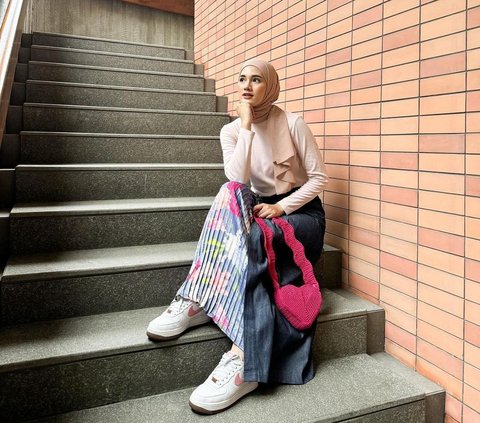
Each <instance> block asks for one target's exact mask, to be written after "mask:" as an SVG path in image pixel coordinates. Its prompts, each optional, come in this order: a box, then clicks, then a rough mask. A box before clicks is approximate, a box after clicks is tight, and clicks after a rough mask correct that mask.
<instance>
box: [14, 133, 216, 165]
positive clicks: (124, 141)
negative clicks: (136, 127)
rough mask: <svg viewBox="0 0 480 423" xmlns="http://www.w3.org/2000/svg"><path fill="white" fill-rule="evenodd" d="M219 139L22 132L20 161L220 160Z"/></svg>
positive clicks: (35, 162) (168, 161) (157, 161)
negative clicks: (73, 135)
mask: <svg viewBox="0 0 480 423" xmlns="http://www.w3.org/2000/svg"><path fill="white" fill-rule="evenodd" d="M221 162H222V149H221V147H220V141H219V140H218V139H207V140H202V139H196V140H192V139H180V138H177V139H175V138H172V139H160V138H158V139H152V138H150V139H147V138H125V137H121V138H120V137H118V138H107V137H69V136H58V135H22V153H21V163H24V164H27V163H32V164H56V163H65V164H67V163H221Z"/></svg>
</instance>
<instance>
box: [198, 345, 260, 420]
mask: <svg viewBox="0 0 480 423" xmlns="http://www.w3.org/2000/svg"><path fill="white" fill-rule="evenodd" d="M257 386H258V383H257V382H245V381H244V380H243V360H242V359H241V358H240V357H239V356H238V355H237V354H235V353H233V352H231V351H229V352H226V353H225V354H223V357H222V359H221V360H220V363H219V364H218V365H217V367H215V370H214V371H213V372H212V373H211V374H210V376H209V377H208V378H207V380H206V381H205V382H204V383H202V384H201V385H200V386H199V387H198V388H197V389H195V391H193V392H192V395H191V396H190V402H189V404H190V407H192V410H193V411H196V412H197V413H201V414H214V413H218V412H220V411H223V410H225V409H226V408H228V407H230V406H231V405H233V404H235V403H236V402H237V401H238V400H239V399H240V398H242V397H243V396H244V395H246V394H248V393H249V392H252V391H253V390H254V389H256V388H257Z"/></svg>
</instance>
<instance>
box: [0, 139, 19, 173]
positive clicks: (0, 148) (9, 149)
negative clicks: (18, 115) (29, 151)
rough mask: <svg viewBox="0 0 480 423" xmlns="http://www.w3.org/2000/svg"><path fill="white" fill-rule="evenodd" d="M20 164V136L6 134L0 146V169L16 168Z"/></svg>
mask: <svg viewBox="0 0 480 423" xmlns="http://www.w3.org/2000/svg"><path fill="white" fill-rule="evenodd" d="M19 162H20V135H18V134H4V135H3V139H2V143H1V145H0V168H3V169H8V168H14V167H15V166H16V165H17V164H18V163H19Z"/></svg>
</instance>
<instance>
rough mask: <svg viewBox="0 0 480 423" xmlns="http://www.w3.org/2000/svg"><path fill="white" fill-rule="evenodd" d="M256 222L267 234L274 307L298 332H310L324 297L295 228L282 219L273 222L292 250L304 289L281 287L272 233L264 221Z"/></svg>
mask: <svg viewBox="0 0 480 423" xmlns="http://www.w3.org/2000/svg"><path fill="white" fill-rule="evenodd" d="M255 221H256V222H257V223H258V225H259V226H260V228H261V229H262V231H263V235H264V245H265V252H266V254H267V258H268V272H269V273H270V277H271V279H272V283H273V288H274V301H275V304H276V306H277V308H278V309H279V311H280V312H281V313H282V314H283V315H284V316H285V318H286V319H287V320H288V321H289V322H290V324H291V325H292V326H293V327H294V328H295V329H298V330H305V329H308V328H309V327H310V326H312V324H313V322H314V321H315V319H316V318H317V316H318V314H319V313H320V309H321V307H322V294H321V292H320V287H319V285H318V282H317V280H316V278H315V275H314V273H313V267H312V264H311V263H310V262H309V261H308V260H307V258H306V257H305V249H304V248H303V245H302V243H301V242H300V241H298V240H297V238H296V237H295V232H294V231H293V227H292V226H291V225H290V224H289V223H288V222H287V221H285V220H283V219H280V218H274V219H272V221H273V223H275V225H277V226H278V227H280V228H281V229H282V232H283V236H284V238H285V243H286V244H287V245H288V246H289V247H290V249H291V250H292V252H293V259H294V261H295V263H296V265H297V266H298V267H299V268H300V270H301V271H302V274H303V282H304V284H303V285H302V286H295V285H285V286H281V285H280V284H279V282H278V275H277V270H276V267H275V262H276V256H275V251H274V249H273V231H272V230H271V229H270V228H269V227H268V225H267V224H266V223H265V221H264V220H263V219H261V218H259V217H255Z"/></svg>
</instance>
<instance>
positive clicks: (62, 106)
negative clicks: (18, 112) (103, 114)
mask: <svg viewBox="0 0 480 423" xmlns="http://www.w3.org/2000/svg"><path fill="white" fill-rule="evenodd" d="M10 107H12V106H10ZM13 107H15V106H13ZM18 107H22V106H18ZM23 107H24V108H25V107H37V108H45V109H47V108H50V109H52V108H54V109H81V110H95V111H99V110H107V111H113V112H135V113H165V114H182V115H206V116H225V117H230V115H229V114H228V113H223V112H197V111H192V110H161V109H137V108H133V107H106V106H84V105H79V104H49V103H28V102H27V103H24V104H23Z"/></svg>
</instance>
